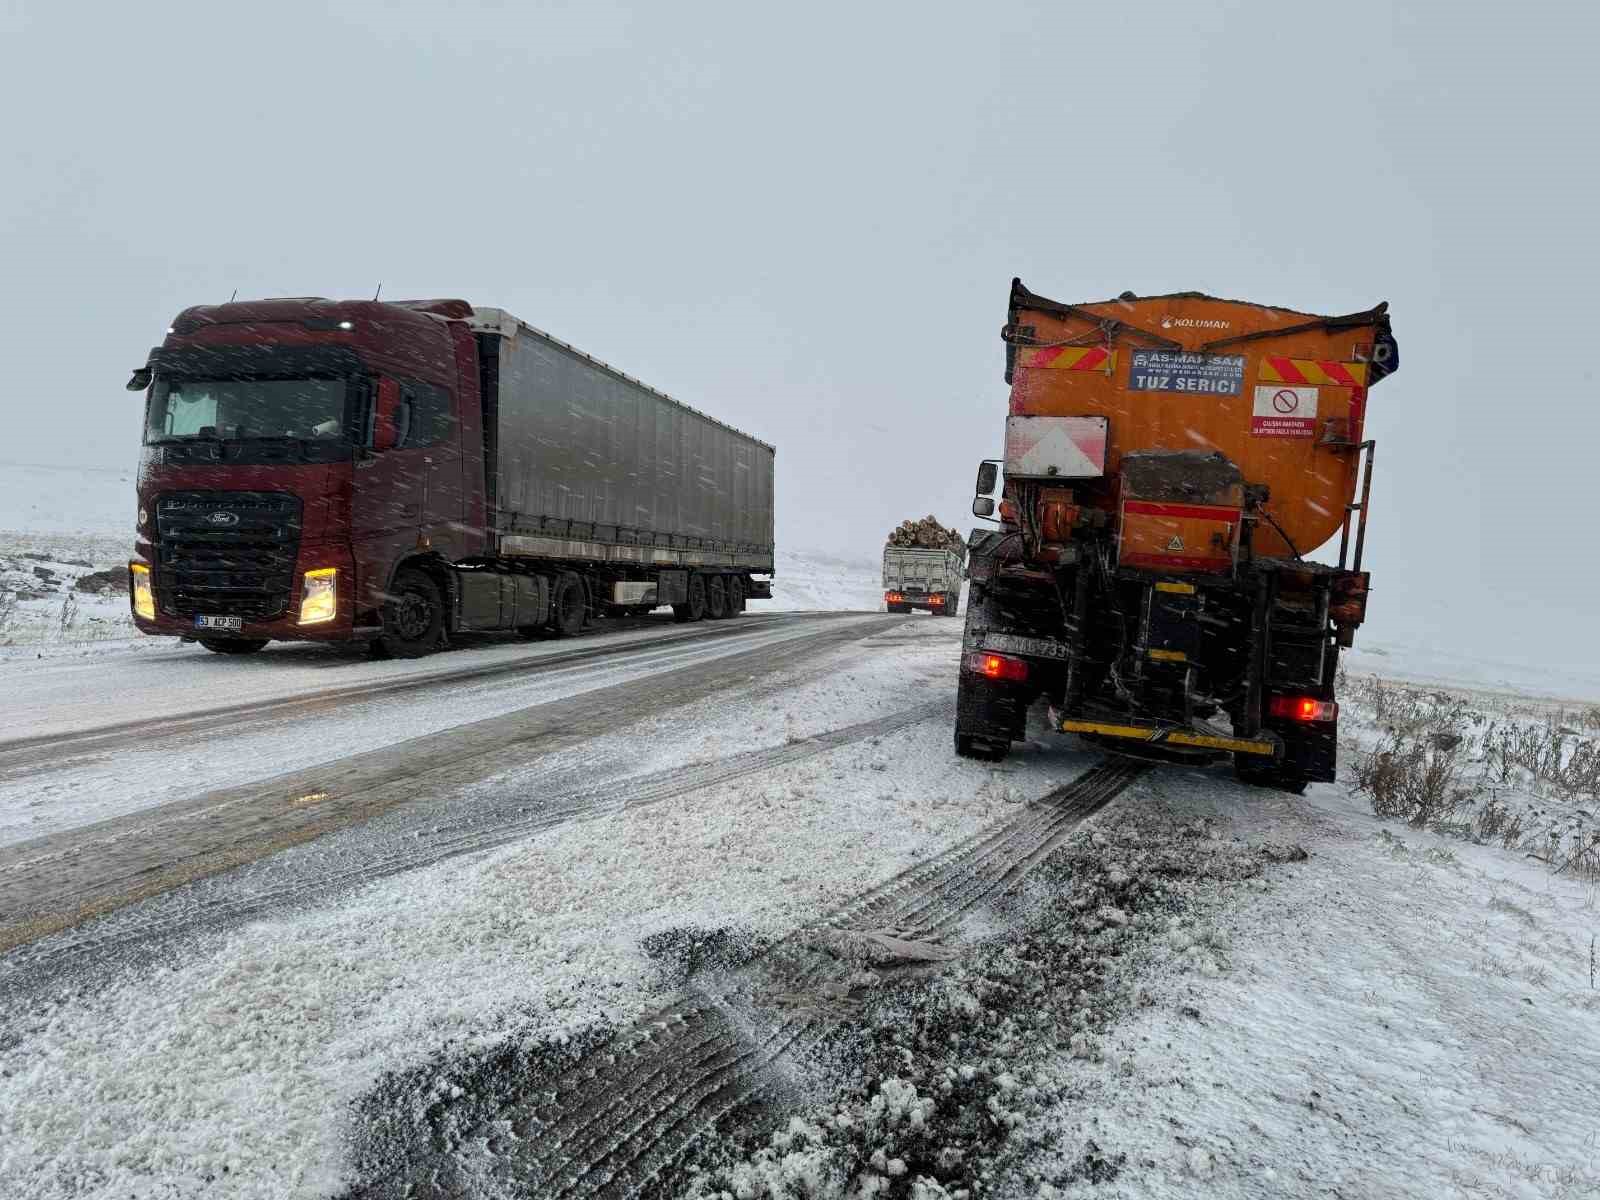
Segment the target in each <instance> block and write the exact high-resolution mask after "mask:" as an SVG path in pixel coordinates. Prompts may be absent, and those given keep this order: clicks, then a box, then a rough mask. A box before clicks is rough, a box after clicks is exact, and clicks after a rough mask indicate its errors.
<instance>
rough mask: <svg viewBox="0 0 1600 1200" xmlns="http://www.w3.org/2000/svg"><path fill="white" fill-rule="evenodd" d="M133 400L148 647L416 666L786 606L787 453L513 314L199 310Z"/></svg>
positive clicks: (137, 385) (467, 307) (450, 309)
mask: <svg viewBox="0 0 1600 1200" xmlns="http://www.w3.org/2000/svg"><path fill="white" fill-rule="evenodd" d="M128 387H129V389H130V390H136V391H142V392H144V393H145V394H146V402H145V403H146V420H145V437H144V452H143V457H142V459H141V463H140V470H139V481H138V506H139V514H138V535H137V542H136V546H135V553H134V557H133V559H132V561H131V562H130V563H129V571H130V576H131V578H130V583H131V592H132V606H133V616H134V623H135V624H136V625H137V626H138V628H139V629H141V630H142V631H144V632H145V633H150V634H166V635H174V636H178V637H182V638H185V639H189V640H195V641H198V642H200V643H201V644H202V645H204V646H205V647H207V648H208V649H210V650H214V651H216V652H218V653H227V654H242V653H250V652H253V651H255V650H259V649H260V648H261V647H262V646H265V645H266V644H267V643H268V642H269V641H274V640H284V641H322V642H348V641H365V642H369V643H370V644H371V645H372V647H373V648H374V650H375V651H376V652H378V653H381V654H388V655H395V656H407V657H409V656H415V655H419V654H425V653H427V652H429V651H431V650H433V649H436V648H438V647H439V646H440V645H442V644H443V643H444V642H445V641H446V640H447V638H448V636H449V634H450V633H452V632H456V631H466V630H473V631H476V630H516V631H518V632H520V633H522V634H524V635H526V636H534V635H538V634H542V633H553V634H571V633H574V632H576V631H577V630H578V629H580V628H582V626H583V625H584V623H585V622H586V621H587V620H589V619H591V618H593V617H596V616H603V615H616V614H638V613H643V612H648V611H649V610H651V609H652V608H655V607H658V606H662V605H671V606H672V608H673V612H674V615H675V616H676V617H677V619H678V620H680V621H697V620H700V619H701V618H704V617H710V618H723V617H731V616H734V615H737V614H738V613H739V612H741V611H743V609H744V606H745V602H746V601H747V600H751V599H763V598H770V596H771V590H770V576H771V574H772V570H773V459H774V451H773V448H772V447H771V446H770V445H767V444H766V443H764V442H760V441H757V440H756V439H755V438H753V437H750V436H748V435H746V434H743V433H740V432H739V431H738V430H735V429H732V428H730V427H729V426H727V425H724V424H722V423H721V422H719V421H716V420H713V419H712V418H710V417H708V416H706V415H705V414H703V413H700V412H697V411H696V410H694V409H692V408H689V407H688V406H687V405H684V404H680V403H679V402H677V401H676V400H673V399H672V398H671V397H669V396H666V395H664V394H663V393H661V392H658V391H656V390H654V389H653V388H649V387H646V386H645V385H644V384H642V383H640V382H638V381H637V380H635V379H633V378H631V377H629V376H627V375H624V374H623V373H622V372H620V371H617V370H615V369H614V368H612V367H609V366H607V365H606V364H604V363H602V362H599V361H597V360H595V359H593V358H591V357H589V356H588V355H586V354H583V353H582V352H580V351H578V350H576V349H574V348H573V347H571V346H569V345H567V344H566V343H564V342H561V341H559V340H557V339H555V338H553V337H551V336H550V335H548V334H546V333H542V332H540V331H539V330H537V329H534V328H532V327H531V326H529V325H526V324H524V323H522V322H521V321H518V320H517V319H516V318H514V317H512V316H511V315H509V314H508V313H505V312H503V311H501V310H499V309H494V308H474V307H473V306H472V305H471V304H468V303H467V302H465V301H463V300H427V301H414V302H381V303H380V302H377V301H333V300H324V299H279V300H260V301H250V302H241V303H229V304H222V305H215V306H203V307H197V308H190V309H186V310H185V311H184V312H183V313H181V314H179V316H178V318H177V319H176V320H175V321H174V322H173V324H172V327H171V328H170V329H169V330H168V332H167V337H166V339H165V341H164V342H163V343H162V345H161V346H159V347H157V348H156V349H155V350H153V351H151V353H150V356H149V359H148V361H147V363H146V364H145V366H143V367H141V368H139V369H138V370H136V371H135V372H134V375H133V379H132V380H130V382H129V384H128ZM760 576H765V577H767V578H758V577H760Z"/></svg>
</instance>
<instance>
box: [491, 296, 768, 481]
mask: <svg viewBox="0 0 1600 1200" xmlns="http://www.w3.org/2000/svg"><path fill="white" fill-rule="evenodd" d="M467 326H468V328H470V329H471V330H472V331H473V332H474V333H497V334H499V335H500V336H501V337H514V336H516V334H517V332H518V331H519V330H526V331H527V332H528V333H531V334H533V336H534V337H536V338H539V339H540V340H542V341H546V342H549V343H550V344H551V345H552V346H559V347H560V348H561V349H563V350H566V351H568V352H570V353H572V354H576V355H577V356H578V357H579V358H581V359H583V360H584V361H585V362H587V363H589V364H590V365H592V366H595V367H598V368H600V370H602V371H604V372H605V373H606V374H607V375H611V376H614V377H615V378H617V379H620V380H622V381H623V382H624V383H629V384H632V385H633V386H634V387H636V388H643V389H644V390H645V391H647V392H649V393H650V394H651V395H652V396H655V397H656V398H657V399H660V400H665V401H666V402H667V403H668V404H671V405H673V406H674V407H677V408H681V409H683V411H684V412H688V413H693V414H694V415H695V416H697V417H699V418H700V419H701V420H704V421H710V422H711V423H712V424H713V425H716V426H718V427H720V428H722V429H726V430H727V431H728V432H729V433H736V434H738V435H739V436H740V437H742V438H745V439H747V440H749V441H752V442H754V443H755V444H756V445H758V446H760V447H762V448H763V449H766V450H770V451H772V453H773V455H774V456H776V454H777V453H778V448H777V447H776V446H774V445H773V444H772V443H771V442H764V441H762V440H761V439H760V438H758V437H756V436H755V435H754V434H750V433H746V432H745V431H744V430H742V429H737V428H735V427H734V426H732V425H729V424H728V423H727V422H726V421H719V420H717V418H716V417H713V416H712V415H711V414H710V413H706V412H701V411H700V410H699V409H698V408H696V407H694V405H692V404H685V403H684V402H683V401H682V400H679V399H676V398H675V397H672V396H669V395H667V394H666V393H665V392H663V391H661V390H660V389H659V388H653V387H651V386H650V385H649V384H648V383H645V382H644V381H643V380H642V379H635V378H634V377H633V376H632V375H629V374H628V373H627V372H626V371H619V370H617V368H616V367H613V366H612V365H611V364H610V363H608V362H602V361H601V360H600V359H598V358H596V357H595V356H594V355H592V354H588V353H585V352H584V351H582V350H580V349H578V348H577V347H576V346H574V345H573V344H572V343H571V342H564V341H562V340H561V339H560V338H558V337H556V336H554V335H553V334H549V333H546V332H545V331H544V330H542V329H540V328H539V327H538V326H536V325H529V324H528V323H527V322H526V321H524V320H522V319H521V318H520V317H516V316H513V315H512V314H511V313H508V312H507V311H506V310H505V309H503V308H488V307H479V306H476V305H474V306H473V310H472V316H470V317H468V318H467Z"/></svg>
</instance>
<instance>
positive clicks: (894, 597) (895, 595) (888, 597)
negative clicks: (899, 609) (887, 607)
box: [883, 592, 905, 604]
mask: <svg viewBox="0 0 1600 1200" xmlns="http://www.w3.org/2000/svg"><path fill="white" fill-rule="evenodd" d="M883 599H884V603H886V604H899V603H900V601H902V600H904V599H905V597H904V596H902V595H901V594H900V593H899V592H885V593H884V594H883Z"/></svg>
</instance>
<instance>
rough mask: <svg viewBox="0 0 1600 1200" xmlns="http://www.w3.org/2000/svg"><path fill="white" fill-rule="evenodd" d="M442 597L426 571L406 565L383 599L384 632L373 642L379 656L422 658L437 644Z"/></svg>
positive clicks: (440, 624)
mask: <svg viewBox="0 0 1600 1200" xmlns="http://www.w3.org/2000/svg"><path fill="white" fill-rule="evenodd" d="M443 632H444V600H443V598H442V597H441V596H440V594H439V585H438V584H437V583H435V582H434V581H433V580H432V579H431V578H430V577H429V576H428V575H427V574H426V573H425V572H422V571H418V570H415V569H414V568H410V567H408V568H406V569H405V570H403V571H401V572H400V573H399V574H398V575H396V576H395V577H394V583H393V585H392V586H391V587H390V588H389V594H388V595H387V596H386V597H384V601H383V632H382V633H381V634H379V635H378V637H377V639H376V640H375V641H374V642H373V643H372V652H373V654H375V655H376V656H377V657H379V658H421V657H422V656H423V655H424V654H431V653H432V652H433V651H435V650H437V649H438V648H439V640H440V637H441V635H442V634H443Z"/></svg>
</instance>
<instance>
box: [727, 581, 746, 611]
mask: <svg viewBox="0 0 1600 1200" xmlns="http://www.w3.org/2000/svg"><path fill="white" fill-rule="evenodd" d="M743 611H744V580H743V579H741V578H739V576H737V575H729V576H728V615H729V616H730V617H737V616H738V615H739V614H740V613H742V612H743Z"/></svg>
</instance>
